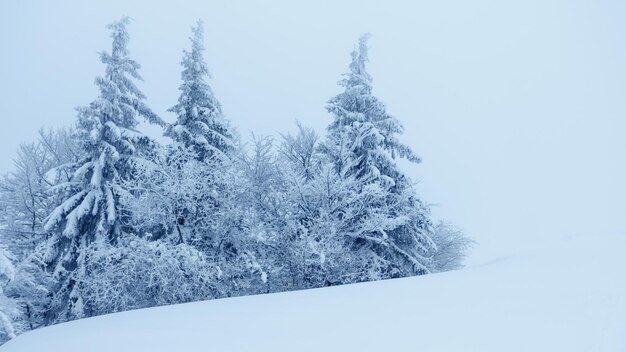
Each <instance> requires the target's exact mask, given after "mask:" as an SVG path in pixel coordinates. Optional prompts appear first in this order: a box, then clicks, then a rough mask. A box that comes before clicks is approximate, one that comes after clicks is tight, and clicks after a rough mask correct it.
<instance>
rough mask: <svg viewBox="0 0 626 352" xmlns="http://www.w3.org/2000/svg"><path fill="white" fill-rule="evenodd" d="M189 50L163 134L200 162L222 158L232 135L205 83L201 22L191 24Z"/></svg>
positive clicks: (205, 68) (226, 152)
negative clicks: (171, 116) (171, 117)
mask: <svg viewBox="0 0 626 352" xmlns="http://www.w3.org/2000/svg"><path fill="white" fill-rule="evenodd" d="M192 31H193V36H192V37H191V38H190V39H191V50H189V51H187V50H184V51H183V60H182V62H181V65H182V67H183V71H182V73H181V78H182V81H183V83H182V84H181V85H180V88H179V89H180V97H179V98H178V104H176V105H175V106H174V107H172V108H171V109H170V110H169V111H171V112H174V113H175V114H176V116H177V120H176V122H175V123H174V124H172V125H171V126H169V127H168V129H167V131H166V135H167V136H169V137H171V138H172V139H174V140H175V141H177V142H180V143H182V144H183V145H184V146H185V147H192V148H193V149H194V151H195V152H196V153H197V158H198V159H199V160H201V161H208V160H209V159H212V158H217V159H218V160H219V159H223V158H225V157H227V154H228V151H229V150H231V149H232V148H233V136H232V132H231V131H230V127H229V124H228V121H227V120H226V119H225V118H224V115H223V113H222V107H221V105H220V103H219V101H218V100H217V98H216V97H215V95H214V94H213V90H212V89H211V86H210V85H209V84H208V79H209V78H210V74H209V69H208V67H207V64H206V62H205V60H204V43H203V40H204V29H203V25H202V21H198V22H197V23H196V25H195V26H194V27H192Z"/></svg>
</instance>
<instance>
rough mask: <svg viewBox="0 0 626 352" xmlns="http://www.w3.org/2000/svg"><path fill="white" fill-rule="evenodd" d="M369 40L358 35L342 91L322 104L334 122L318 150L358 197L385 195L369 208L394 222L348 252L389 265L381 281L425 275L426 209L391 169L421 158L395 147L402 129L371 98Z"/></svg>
mask: <svg viewBox="0 0 626 352" xmlns="http://www.w3.org/2000/svg"><path fill="white" fill-rule="evenodd" d="M368 38H369V36H368V35H363V36H362V37H361V38H360V39H359V45H358V47H357V48H356V49H355V50H354V51H353V52H352V61H351V63H350V71H349V72H348V73H347V74H345V75H344V78H343V79H342V80H341V81H340V82H339V84H340V85H341V86H343V87H344V88H345V89H344V91H343V92H342V93H340V94H338V95H336V96H335V97H333V98H332V99H330V101H329V102H328V104H327V110H328V111H329V112H330V113H331V114H332V115H333V117H334V120H333V122H332V123H331V124H330V125H329V126H328V138H327V141H326V142H325V143H324V145H323V146H322V150H323V151H324V152H325V153H326V154H327V155H329V157H330V158H331V160H332V162H333V163H334V164H335V168H336V170H337V171H338V172H340V171H341V170H345V169H346V168H348V171H347V172H346V173H345V174H346V176H355V177H356V178H357V179H358V180H360V182H361V186H360V187H361V191H362V192H365V191H372V189H373V188H372V187H374V188H375V189H377V188H381V189H380V190H381V191H383V192H385V194H386V195H385V196H384V197H383V198H382V199H381V198H378V197H377V202H375V203H371V204H370V206H371V207H379V208H380V209H383V208H386V209H387V210H386V211H387V212H388V213H387V214H386V215H384V216H383V217H382V218H384V219H386V220H385V222H387V223H388V221H393V222H395V225H394V226H392V227H389V226H386V228H384V229H383V228H382V227H379V228H372V229H371V233H369V234H367V235H365V234H363V235H360V236H357V237H356V238H355V240H354V243H353V246H352V248H353V249H355V250H362V248H363V247H365V248H370V249H371V250H372V251H373V252H374V253H376V254H377V255H378V256H379V257H380V260H381V263H383V262H386V263H388V267H387V268H386V269H383V271H384V273H382V274H381V276H382V277H396V276H406V275H414V274H423V273H427V272H429V270H428V264H429V261H430V257H431V256H432V253H434V251H435V250H436V246H435V245H434V243H433V242H432V241H431V240H430V238H429V236H428V233H429V231H430V229H431V227H432V226H431V224H430V220H429V219H428V208H427V207H426V206H425V205H424V204H423V203H422V202H421V201H420V200H419V199H418V198H417V197H416V196H415V195H414V191H413V190H412V186H411V183H410V180H409V179H408V178H407V177H406V175H404V173H402V171H401V170H400V169H399V168H398V165H397V164H396V158H397V157H402V158H405V159H407V160H409V161H411V162H415V163H418V162H420V158H419V157H418V156H417V155H416V154H415V153H414V152H413V151H412V150H411V148H410V147H408V146H407V145H405V144H403V143H401V142H400V141H399V139H398V135H400V134H401V133H402V132H403V127H402V124H401V123H400V122H399V121H398V120H397V119H396V118H395V117H393V116H391V115H389V114H388V113H387V111H386V108H385V105H384V104H383V103H382V102H380V101H379V100H378V98H376V97H375V96H374V95H373V94H372V77H371V76H370V75H369V73H368V72H367V71H366V69H365V64H366V62H367V61H368V47H367V40H368ZM377 192H378V191H377ZM379 215H380V214H379ZM361 216H363V215H361ZM382 218H381V219H382ZM388 225H389V223H388Z"/></svg>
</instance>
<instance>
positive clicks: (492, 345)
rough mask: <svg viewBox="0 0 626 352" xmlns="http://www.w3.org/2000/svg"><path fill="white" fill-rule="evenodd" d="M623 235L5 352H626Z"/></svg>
mask: <svg viewBox="0 0 626 352" xmlns="http://www.w3.org/2000/svg"><path fill="white" fill-rule="evenodd" d="M624 248H626V235H612V236H593V237H591V236H588V237H584V236H582V237H570V238H566V239H563V240H562V241H560V242H558V243H555V244H554V245H552V246H549V247H545V248H542V249H537V250H536V251H534V252H532V253H522V254H518V255H513V256H508V257H502V258H498V259H496V260H493V261H492V262H489V263H486V264H484V265H480V266H474V267H471V268H466V269H464V270H460V271H455V272H448V273H442V274H434V275H427V276H421V277H413V278H407V279H399V280H388V281H382V282H371V283H364V284H355V285H347V286H342V287H332V288H323V289H315V290H306V291H299V292H290V293H281V294H270V295H261V296H250V297H239V298H229V299H221V300H214V301H206V302H197V303H190V304H181V305H174V306H168V307H159V308H152V309H142V310H136V311H131V312H125V313H119V314H112V315H107V316H102V317H96V318H90V319H83V320H79V321H74V322H69V323H65V324H60V325H56V326H52V327H47V328H43V329H39V330H35V331H31V332H28V333H26V334H23V335H21V336H19V337H17V338H16V339H14V340H11V341H9V342H8V343H7V344H5V345H4V346H2V347H1V348H0V350H1V351H3V352H4V351H7V352H9V351H46V352H55V351H59V352H60V351H63V352H71V351H81V352H84V351H93V352H104V351H107V352H108V351H116V352H126V351H128V352H131V351H133V352H135V351H153V352H158V351H290V352H291V351H394V350H396V351H481V352H487V351H498V352H501V351H569V352H571V351H626V275H625V272H624V269H625V268H626V257H625V256H624V255H623V250H624Z"/></svg>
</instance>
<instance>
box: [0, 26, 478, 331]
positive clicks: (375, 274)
mask: <svg viewBox="0 0 626 352" xmlns="http://www.w3.org/2000/svg"><path fill="white" fill-rule="evenodd" d="M128 23H129V20H128V19H126V18H124V19H122V20H120V21H118V22H115V23H113V24H111V25H110V26H109V29H110V30H111V37H112V41H113V44H112V49H111V52H110V53H109V52H102V53H101V54H100V59H101V61H102V63H103V64H104V65H105V71H104V74H103V75H102V76H99V77H97V78H96V84H97V86H98V88H99V95H98V97H97V98H96V99H95V100H94V101H93V102H91V103H90V104H89V105H88V106H85V107H81V108H79V109H78V122H77V124H76V126H75V127H74V128H72V129H62V130H41V131H40V134H39V138H38V140H37V141H36V142H34V143H31V144H24V145H22V146H21V147H20V149H19V150H18V155H17V158H16V159H15V160H16V161H15V170H14V171H13V172H10V173H9V174H7V175H6V176H5V177H4V178H3V179H2V180H1V181H0V245H1V248H0V326H1V328H0V330H1V331H0V335H2V336H0V340H6V339H8V338H11V337H13V336H15V334H18V333H20V332H22V331H25V330H28V329H33V328H37V327H40V326H45V325H49V324H53V323H57V322H63V321H67V320H72V319H77V318H82V317H88V316H94V315H98V314H104V313H111V312H118V311H124V310H129V309H135V308H142V307H150V306H157V305H163V304H172V303H182V302H189V301H195V300H203V299H212V298H218V297H229V296H237V295H247V294H257V293H267V292H278V291H286V290H295V289H303V288H312V287H323V286H331V285H340V284H346V283H354V282H362V281H370V280H381V279H387V278H397V277H405V276H411V275H421V274H427V273H430V272H437V271H443V270H450V269H455V268H458V267H459V266H460V265H461V261H462V259H463V257H464V255H465V253H466V251H467V249H468V248H469V246H470V245H471V241H470V240H468V239H467V238H466V237H465V236H464V235H463V234H462V233H461V232H460V231H458V230H457V229H455V228H453V227H452V226H450V225H447V224H439V225H435V224H433V223H432V222H431V220H430V216H429V209H428V206H427V204H425V203H424V202H423V201H422V200H421V199H419V198H418V197H417V195H416V192H415V189H414V188H413V184H412V183H411V181H410V180H409V179H408V178H407V176H406V175H405V174H404V173H403V172H402V170H400V169H399V168H398V165H397V164H396V159H397V158H405V159H407V160H409V161H411V162H415V163H417V162H419V161H420V159H419V157H418V156H417V155H416V154H415V153H414V152H413V151H412V150H411V148H410V147H409V146H407V145H405V144H403V143H401V142H400V141H399V139H398V137H399V135H401V134H402V131H403V129H402V125H401V124H400V122H399V121H398V120H397V119H396V118H394V117H393V116H391V115H389V114H388V113H387V111H386V109H385V105H384V104H383V103H382V102H380V101H379V100H378V99H377V98H376V97H375V96H374V95H373V94H372V78H371V77H370V75H369V74H368V73H367V71H366V67H365V64H366V62H367V61H368V57H367V51H368V48H367V36H363V37H362V38H361V39H360V41H359V43H358V46H357V47H356V48H355V50H354V51H353V52H352V61H351V63H350V67H349V71H348V73H347V74H345V75H344V77H343V79H342V80H341V81H340V85H341V86H342V87H343V92H341V93H340V94H338V95H337V96H335V97H332V98H331V99H330V100H329V102H328V104H327V110H328V111H329V113H330V114H331V115H332V117H333V120H332V123H331V124H330V125H329V126H328V129H327V133H326V135H325V136H320V135H318V134H317V133H316V132H315V131H313V130H312V129H310V128H307V127H304V126H301V125H298V133H297V134H295V135H291V134H286V135H281V136H280V138H277V139H273V138H270V137H254V138H253V140H252V142H251V143H250V144H249V145H245V144H243V143H242V142H241V141H240V138H239V137H238V136H237V134H236V133H235V132H234V130H233V128H232V127H231V126H230V124H229V122H228V120H227V119H226V118H225V117H224V115H223V113H222V109H221V106H220V103H219V101H218V100H217V99H216V97H215V95H214V94H213V92H212V90H211V87H210V86H209V84H208V79H209V70H208V68H207V65H206V63H205V60H204V57H203V55H204V47H203V29H202V23H201V22H198V24H197V25H196V26H194V27H193V35H192V37H191V48H190V49H189V50H185V51H184V53H183V54H184V55H183V60H182V75H181V77H182V84H181V85H180V87H179V90H180V97H179V99H178V102H177V103H176V104H175V105H174V106H173V107H172V108H171V109H170V110H169V111H170V112H171V113H173V114H175V115H176V121H175V122H174V123H172V124H168V123H166V122H164V121H163V120H162V119H161V118H160V117H159V116H158V115H157V114H155V113H154V112H153V111H151V109H150V108H149V107H148V106H147V105H146V103H145V97H144V95H143V94H142V93H141V91H140V90H139V89H138V87H137V86H136V82H137V81H138V80H141V76H140V75H139V68H140V65H139V64H138V63H137V62H136V61H134V60H132V59H131V57H130V55H129V51H128V49H127V44H128V40H129V35H128V32H127V29H126V27H127V25H128ZM140 118H141V119H143V120H144V121H147V122H148V123H152V124H156V125H159V126H162V127H163V133H164V135H165V136H167V137H169V138H170V139H171V143H169V144H167V145H163V144H160V143H158V142H157V141H155V140H154V139H152V138H150V137H148V136H146V135H144V134H143V133H141V131H139V130H138V129H137V126H138V124H139V122H140V120H139V119H140Z"/></svg>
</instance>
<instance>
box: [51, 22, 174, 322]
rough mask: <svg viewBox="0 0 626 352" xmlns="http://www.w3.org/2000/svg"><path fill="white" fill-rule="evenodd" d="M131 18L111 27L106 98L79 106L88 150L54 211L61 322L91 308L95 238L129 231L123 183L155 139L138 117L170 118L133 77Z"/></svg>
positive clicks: (101, 81)
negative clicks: (85, 291)
mask: <svg viewBox="0 0 626 352" xmlns="http://www.w3.org/2000/svg"><path fill="white" fill-rule="evenodd" d="M129 22H130V20H129V19H128V18H127V17H125V18H123V19H121V20H120V21H118V22H115V23H113V24H111V25H109V26H108V28H109V29H110V30H111V37H112V38H113V45H112V51H111V53H110V54H109V53H107V52H102V53H101V54H100V59H101V61H102V62H103V63H104V64H105V65H106V70H105V75H104V76H103V77H98V78H96V85H97V86H98V88H99V90H100V94H99V97H98V98H97V99H96V100H95V101H93V102H92V103H91V104H90V105H89V106H87V107H82V108H79V109H78V124H77V135H78V137H79V139H80V142H81V148H82V149H83V151H84V158H83V159H82V160H81V161H80V162H79V165H78V167H77V168H76V170H75V172H74V174H73V177H72V180H71V181H70V182H67V183H65V184H62V185H60V187H58V188H59V190H60V191H61V192H63V193H64V194H65V196H66V198H65V201H64V202H63V203H62V204H61V205H59V206H58V207H57V208H56V209H55V210H54V211H53V212H52V213H51V214H50V216H49V217H48V219H47V223H46V225H45V230H46V231H49V232H50V233H51V234H52V235H51V238H50V239H49V240H48V246H47V251H46V255H45V258H44V259H45V261H46V262H48V263H50V265H51V266H52V267H53V269H54V274H55V276H56V277H57V278H58V280H59V284H58V287H57V288H56V290H55V293H54V302H53V308H52V310H51V312H52V314H57V315H58V316H57V317H56V320H64V319H72V318H80V317H84V316H86V315H88V314H89V312H88V309H87V308H86V307H85V306H84V302H83V299H82V297H81V285H82V284H81V282H82V280H84V279H85V277H86V276H87V275H88V274H89V273H87V272H86V271H85V267H86V265H85V262H86V261H87V259H88V258H87V248H88V247H89V246H90V245H92V244H94V243H95V244H97V243H99V242H100V243H104V242H113V243H114V242H115V241H116V240H117V239H118V238H119V237H120V236H121V235H122V222H121V221H122V215H123V214H121V213H120V211H119V199H120V197H121V196H122V195H124V194H125V193H126V191H125V190H124V189H123V188H122V187H120V181H121V180H123V179H125V178H128V177H132V170H133V163H134V162H135V161H136V159H138V158H139V155H140V153H141V150H142V148H146V146H147V145H148V144H150V143H151V140H150V139H148V138H147V137H145V136H143V135H142V134H141V133H139V132H138V131H137V130H136V129H135V128H136V127H137V125H138V121H137V117H138V116H142V117H144V118H145V119H146V120H147V121H149V122H151V123H157V124H162V121H161V119H160V118H159V117H158V116H156V115H155V114H154V113H152V111H151V110H150V109H149V108H148V107H147V106H146V104H145V103H144V98H145V97H144V95H143V94H142V93H141V92H140V91H139V89H138V88H137V87H136V86H135V83H134V82H133V79H136V80H141V76H140V75H139V73H138V69H139V67H140V66H139V64H138V63H137V62H135V61H134V60H132V59H131V58H130V57H129V52H128V49H127V45H128V40H129V36H128V32H127V30H126V26H127V25H128V24H129Z"/></svg>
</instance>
